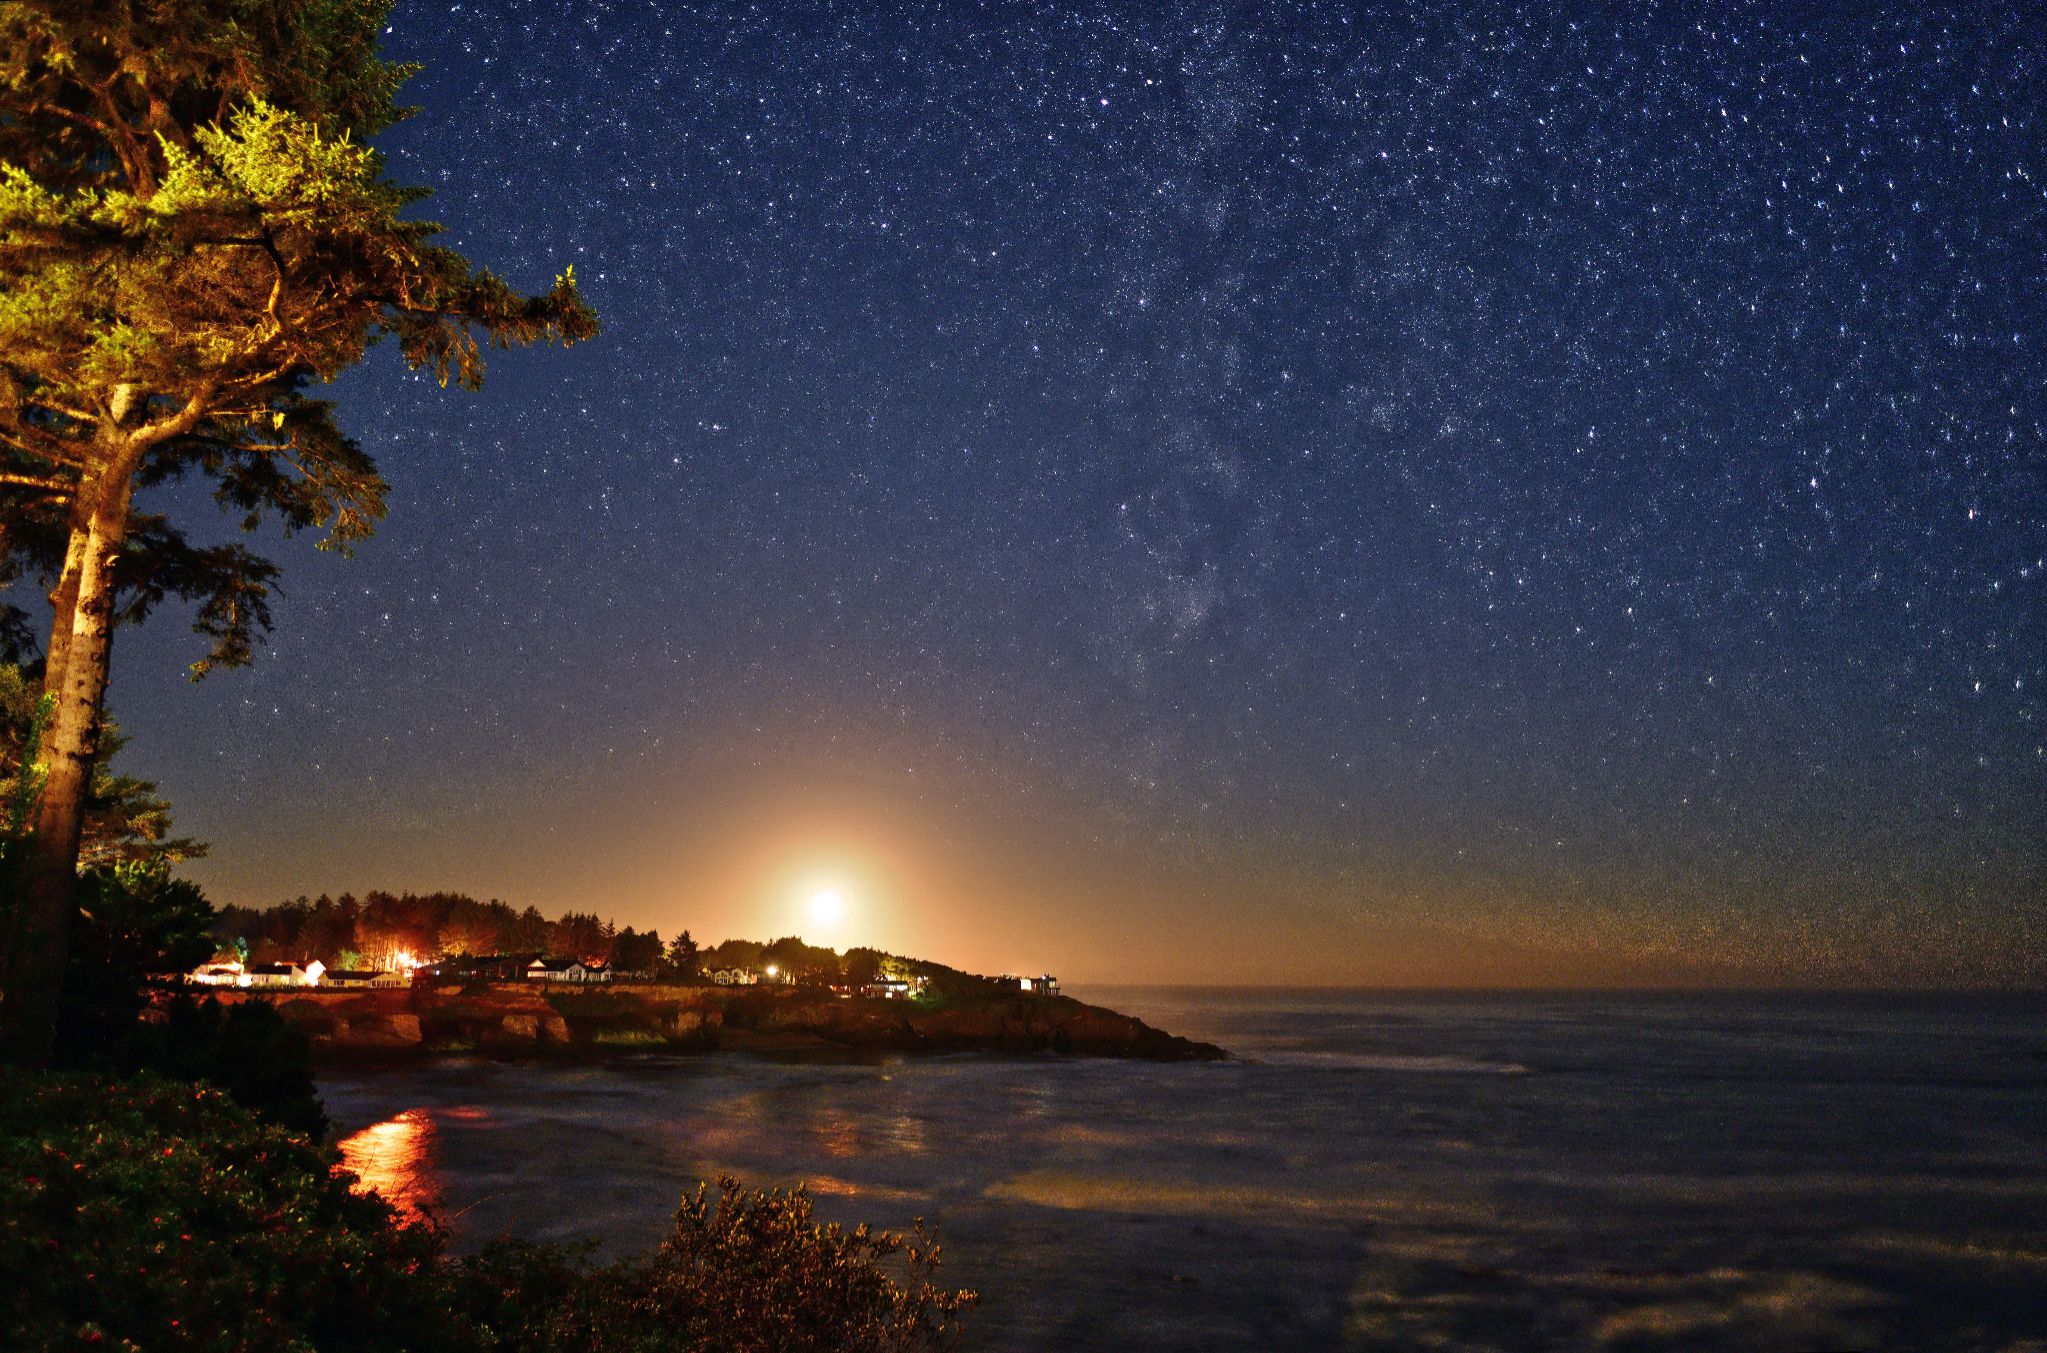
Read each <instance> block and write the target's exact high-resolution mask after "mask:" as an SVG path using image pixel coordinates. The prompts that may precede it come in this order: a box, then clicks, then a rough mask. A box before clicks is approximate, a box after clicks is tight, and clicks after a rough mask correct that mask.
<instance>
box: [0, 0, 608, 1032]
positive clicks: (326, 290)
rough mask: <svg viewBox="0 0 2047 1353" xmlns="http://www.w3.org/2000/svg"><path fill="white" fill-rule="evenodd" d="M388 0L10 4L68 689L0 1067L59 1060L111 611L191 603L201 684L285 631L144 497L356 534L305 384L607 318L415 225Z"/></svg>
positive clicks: (4, 320) (11, 401) (254, 583)
mask: <svg viewBox="0 0 2047 1353" xmlns="http://www.w3.org/2000/svg"><path fill="white" fill-rule="evenodd" d="M387 8H388V6H387V5H386V4H385V3H382V0H97V2H96V3H85V2H84V0H0V547H4V548H0V558H5V560H6V561H7V562H6V564H5V566H4V568H5V570H6V571H5V572H0V582H5V581H8V580H9V578H10V575H13V574H19V573H21V572H22V571H23V570H26V571H28V572H30V573H33V574H35V575H37V576H39V577H41V578H43V579H45V580H47V581H48V582H49V584H50V601H51V604H52V608H53V614H52V617H51V625H50V629H49V635H50V638H49V643H48V646H47V651H46V654H45V660H46V671H45V681H44V689H45V691H46V692H47V693H48V694H49V695H50V696H52V697H54V699H53V704H52V707H51V710H50V714H49V720H48V725H47V728H46V729H45V731H44V733H43V738H42V762H43V763H44V766H45V770H44V772H43V779H42V785H41V795H40V799H39V801H38V803H37V805H36V809H35V814H34V818H33V821H32V824H31V825H32V831H33V835H32V837H31V838H30V839H29V840H28V841H27V842H26V849H25V852H24V856H25V874H26V877H25V879H22V880H20V881H18V883H17V885H16V886H15V887H14V888H13V891H14V892H15V893H16V896H14V897H12V898H9V899H8V901H9V902H10V903H11V904H12V905H10V906H9V907H8V908H7V915H6V917H5V920H6V921H7V926H6V931H5V934H4V937H0V1058H7V1059H11V1060H28V1061H37V1060H41V1059H42V1058H43V1057H44V1056H45V1055H46V1054H47V1049H48V1046H49V1039H50V1034H51V1030H52V1028H53V1026H54V1016H55V1010H56V1001H57V993H56V990H55V985H56V978H57V975H58V974H60V973H61V971H62V969H63V959H64V952H65V933H66V927H67V920H68V916H69V913H70V910H71V908H72V906H73V896H74V892H75V889H76V887H77V872H76V871H77V863H78V850H79V838H80V829H81V825H82V822H83V818H84V811H85V801H86V794H87V789H88V786H89V785H90V781H91V774H92V766H93V759H94V753H95V735H96V725H97V723H98V720H99V711H100V700H101V696H102V693H103V692H104V690H105V687H106V680H107V670H108V661H109V644H110V641H111V637H112V632H113V628H114V626H115V624H116V623H117V622H120V621H124V620H135V619H139V618H141V616H143V615H144V614H146V613H147V612H148V611H149V609H150V608H151V607H153V606H154V605H156V604H157V603H159V602H161V601H163V600H165V599H166V598H168V597H172V596H178V597H184V598H188V599H192V600H196V601H197V602H198V621H197V625H196V628H197V629H198V630H199V631H200V632H201V633H202V634H204V635H206V636H207V637H208V638H209V639H210V640H211V641H212V647H211V650H210V652H209V653H208V654H207V655H206V656H205V657H203V658H201V659H200V661H199V662H197V663H196V664H194V671H195V674H199V673H203V672H204V671H206V670H207V668H208V667H210V666H212V665H215V664H227V665H233V664H238V663H242V662H246V661H247V660H248V659H249V657H250V656H251V652H252V646H253V636H254V634H255V633H256V632H257V631H259V630H261V629H263V628H265V627H266V626H267V625H268V623H269V611H268V598H269V585H270V582H271V581H272V579H273V578H274V577H275V576H276V569H275V567H274V566H273V565H271V564H270V563H269V562H268V561H266V560H263V559H261V558H259V557H257V556H256V555H254V554H252V553H250V552H249V551H248V550H246V549H244V548H243V547H241V546H239V545H230V546H206V547H202V546H198V545H195V544H193V543H191V542H190V541H189V540H188V539H187V537H186V536H185V534H184V532H183V531H182V530H180V529H179V528H178V527H176V526H174V525H173V524H172V523H171V522H169V521H168V520H167V519H165V518H163V517H160V516H152V515H149V514H144V513H138V512H136V511H135V510H134V506H133V502H134V495H135V492H136V490H137V488H138V487H143V486H147V485H150V484H155V483H159V482H162V481H165V480H169V479H175V478H180V477H186V476H195V477H200V478H204V479H208V480H210V481H212V484H213V488H214V496H215V499H216V500H217V501H218V502H219V504H220V505H221V506H222V507H223V508H224V509H226V510H228V511H230V512H233V513H235V514H238V516H239V519H240V522H241V524H242V525H243V526H244V527H245V528H250V529H253V528H254V527H255V526H256V525H258V524H259V523H260V522H261V521H262V520H264V519H266V518H269V519H272V520H275V521H277V522H279V523H281V524H282V526H283V527H284V528H285V530H286V531H288V532H289V531H294V530H300V529H322V530H324V531H325V532H326V539H325V541H323V542H322V543H323V545H325V546H327V547H330V548H338V549H346V548H347V547H349V546H350V545H351V544H353V543H354V542H356V541H358V540H360V539H362V538H363V537H365V536H367V535H368V534H369V533H370V532H371V530H372V529H373V528H374V526H375V524H376V522H377V520H378V519H379V518H380V517H381V516H382V514H383V511H384V481H383V479H382V478H381V477H380V476H379V474H378V472H377V467H376V465H375V464H374V462H372V460H371V459H370V457H369V456H368V455H366V454H365V453H364V452H363V451H362V449H361V448H360V447H358V446H357V445H356V444H355V443H354V442H352V441H351V440H349V439H348V438H347V437H346V436H345V435H343V433H342V432H341V430H340V428H339V426H338V425H337V424H336V422H335V419H334V410H333V406H332V405H331V404H330V403H329V402H327V401H325V400H321V399H316V398H313V397H312V396H311V394H310V393H309V390H310V388H311V386H312V385H313V384H314V383H316V382H323V381H327V380H330V379H332V378H333V377H334V376H336V375H338V374H339V373H340V372H341V371H343V370H344V369H346V368H347V367H349V366H351V365H352V364H354V363H355V362H356V361H358V360H359V359H360V358H361V357H362V356H363V354H364V351H365V349H366V348H367V347H368V346H369V344H371V343H372V342H374V341H376V340H378V339H380V338H385V337H389V338H392V339H394V340H395V341H396V343H397V346H398V349H399V351H400V353H401V354H402V356H403V357H404V359H405V360H406V361H407V362H409V363H410V364H412V365H413V366H414V367H422V368H425V369H427V370H429V371H431V372H433V373H434V375H435V376H437V377H438V378H439V379H440V380H441V381H442V382H443V383H445V382H447V381H448V380H451V379H452V380H456V381H459V382H460V383H462V384H463V385H464V386H469V387H474V386H476V385H477V384H478V383H480V381H481V379H482V376H483V368H484V363H483V360H482V349H483V347H484V346H485V345H486V344H489V345H492V346H506V345H509V344H524V343H532V342H538V341H556V342H564V343H566V342H572V341H575V340H577V339H581V338H586V337H589V336H591V335H593V334H594V333H595V332H596V320H595V316H594V315H593V314H592V312H591V311H590V310H589V308H588V307H587V306H586V305H585V304H584V303H583V301H582V299H581V297H580V296H579V295H578V294H577V291H576V288H575V283H574V279H573V278H572V277H571V276H570V275H569V274H568V273H567V272H564V273H563V274H562V276H561V277H560V278H558V279H557V280H556V282H555V285H554V287H553V289H552V290H550V291H548V292H547V293H546V294H545V295H543V296H539V297H526V296H522V295H519V294H517V293H515V292H514V291H513V290H512V289H511V288H510V287H509V286H507V285H506V284H505V283H504V282H503V281H501V280H499V279H498V278H497V277H495V276H492V275H491V274H489V273H487V272H483V271H480V270H477V269H475V268H473V267H472V266H471V265H470V264H469V263H468V262H467V260H465V259H463V258H462V257H461V256H460V255H459V254H457V253H455V252H454V251H452V250H450V249H447V248H444V247H441V246H439V245H436V244H435V243H434V242H433V237H434V234H435V231H436V227H434V226H433V225H432V224H430V223H426V222H421V221H415V220H409V219H406V218H404V216H403V209H404V208H405V207H406V206H407V205H408V204H409V203H412V202H415V201H417V200H418V199H419V198H420V197H422V196H423V195H424V194H423V192H422V191H420V190H416V189H407V188H402V187H398V186H395V185H392V184H390V183H387V182H385V181H384V179H383V178H382V173H381V170H382V162H381V159H380V157H379V156H378V155H377V154H376V152H374V151H373V150H371V149H370V148H369V147H368V146H367V144H365V142H366V139H367V138H368V137H370V136H371V135H373V134H375V133H376V132H379V131H381V130H383V129H384V128H386V127H388V126H389V125H390V124H391V123H393V122H394V121H396V120H397V119H398V117H399V116H400V112H399V109H398V108H397V105H396V104H395V102H394V95H395V93H396V91H397V89H398V86H399V85H400V83H401V82H402V81H403V80H404V78H405V76H406V75H407V74H408V72H407V71H406V70H405V69H404V68H402V67H399V66H396V65H393V64H390V63H388V62H385V61H383V60H382V59H381V58H380V57H379V56H378V53H377V46H376V43H377V36H378V34H379V32H380V31H381V29H382V26H383V23H384V17H385V10H386V9H387ZM0 631H7V632H8V633H11V634H13V635H14V636H15V637H14V639H10V640H9V642H15V641H16V640H18V631H19V626H18V625H17V626H13V627H11V628H10V627H8V626H0ZM4 637H5V635H0V638H4Z"/></svg>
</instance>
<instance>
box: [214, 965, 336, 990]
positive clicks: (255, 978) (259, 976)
mask: <svg viewBox="0 0 2047 1353" xmlns="http://www.w3.org/2000/svg"><path fill="white" fill-rule="evenodd" d="M326 970H327V969H326V965H325V964H323V963H321V962H320V960H319V959H317V958H316V959H314V960H313V961H312V962H311V963H251V964H250V965H249V966H248V967H246V968H244V969H243V970H242V977H241V980H240V981H238V982H236V983H235V985H236V986H239V987H310V986H317V985H319V982H320V975H321V974H322V973H324V972H325V971H326Z"/></svg>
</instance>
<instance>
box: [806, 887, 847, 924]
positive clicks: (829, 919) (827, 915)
mask: <svg viewBox="0 0 2047 1353" xmlns="http://www.w3.org/2000/svg"><path fill="white" fill-rule="evenodd" d="M845 914H846V898H845V895H844V894H842V893H841V892H840V891H839V890H838V889H837V888H820V889H818V890H817V891H816V892H814V893H812V894H811V895H810V919H811V921H812V922H813V923H814V924H816V925H821V926H828V925H837V924H838V922H839V918H840V917H842V916H844V915H845Z"/></svg>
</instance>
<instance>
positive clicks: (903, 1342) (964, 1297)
mask: <svg viewBox="0 0 2047 1353" xmlns="http://www.w3.org/2000/svg"><path fill="white" fill-rule="evenodd" d="M719 1190H720V1191H719V1194H718V1196H717V1198H716V1199H715V1201H714V1200H713V1199H712V1197H711V1196H710V1193H709V1191H708V1190H707V1189H705V1188H704V1187H702V1186H699V1187H698V1189H697V1191H696V1193H695V1194H694V1195H692V1196H689V1197H685V1198H684V1199H683V1202H682V1206H681V1208H680V1209H679V1210H678V1211H677V1212H676V1215H675V1230H674V1232H673V1233H672V1234H671V1235H670V1237H669V1239H668V1241H667V1243H666V1244H664V1245H663V1246H662V1247H661V1249H660V1251H659V1252H658V1253H657V1254H656V1255H655V1256H654V1257H653V1258H652V1259H648V1260H626V1261H623V1262H621V1263H617V1264H613V1265H611V1266H609V1267H607V1268H601V1269H596V1270H586V1269H583V1268H580V1267H578V1266H577V1265H576V1263H575V1262H574V1260H573V1258H572V1257H571V1256H570V1255H569V1254H568V1253H567V1252H565V1251H563V1250H561V1249H560V1248H558V1247H552V1246H537V1245H531V1244H527V1243H524V1242H516V1241H513V1242H501V1243H499V1244H496V1245H493V1246H491V1247H489V1248H487V1249H485V1250H484V1251H483V1253H481V1254H479V1255H477V1256H475V1257H474V1258H471V1259H469V1260H467V1261H465V1263H464V1267H465V1269H466V1271H467V1280H468V1282H469V1285H470V1293H471V1295H470V1302H471V1306H472V1310H473V1311H474V1313H475V1315H476V1318H477V1319H478V1320H479V1322H480V1323H482V1324H484V1325H486V1326H488V1327H490V1328H492V1329H495V1330H500V1331H504V1330H518V1331H521V1332H522V1338H521V1339H520V1340H519V1342H518V1345H517V1346H518V1347H520V1348H526V1349H533V1350H545V1351H546V1353H557V1351H559V1353H569V1350H583V1349H591V1348H605V1349H620V1350H650V1351H651V1350H660V1349H691V1350H700V1351H701V1353H869V1351H872V1353H894V1351H895V1350H913V1349H929V1348H937V1347H941V1346H944V1345H946V1344H948V1343H950V1342H952V1341H953V1340H955V1339H956V1338H957V1336H958V1333H959V1316H960V1313H961V1311H962V1310H963V1309H964V1308H966V1307H967V1306H969V1305H971V1304H972V1303H973V1301H974V1300H975V1297H974V1294H973V1293H971V1292H964V1291H957V1292H948V1291H945V1290H942V1289H940V1288H938V1287H936V1286H934V1285H933V1284H932V1283H931V1281H930V1279H931V1277H932V1276H933V1274H934V1273H935V1272H936V1270H937V1267H938V1246H937V1244H936V1243H934V1242H933V1241H932V1240H931V1239H930V1237H929V1236H927V1235H926V1234H925V1232H924V1230H923V1227H922V1225H921V1223H920V1224H919V1225H918V1227H917V1229H916V1230H915V1232H914V1233H913V1234H912V1235H911V1236H910V1237H908V1238H905V1237H902V1236H898V1235H894V1234H889V1233H885V1232H875V1231H872V1230H870V1229H869V1228H867V1227H865V1226H861V1227H859V1228H857V1229H855V1230H853V1231H847V1230H844V1229H843V1228H841V1227H839V1226H836V1225H829V1224H826V1225H820V1224H819V1223H817V1222H816V1221H815V1220H814V1219H813V1218H812V1215H811V1200H810V1196H809V1194H808V1193H806V1192H805V1191H804V1190H803V1189H801V1188H797V1189H795V1190H792V1191H789V1192H783V1191H781V1190H762V1189H753V1190H748V1189H742V1188H741V1187H740V1185H739V1183H738V1181H737V1180H734V1179H729V1178H727V1179H723V1180H720V1181H719ZM891 1269H897V1270H899V1271H900V1272H901V1273H902V1275H903V1277H902V1280H901V1281H898V1280H897V1279H896V1278H895V1277H893V1276H891V1273H890V1270H891Z"/></svg>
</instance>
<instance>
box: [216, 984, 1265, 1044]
mask: <svg viewBox="0 0 2047 1353" xmlns="http://www.w3.org/2000/svg"><path fill="white" fill-rule="evenodd" d="M220 999H222V1000H223V1001H227V1002H235V1001H251V1000H257V1001H268V1002H270V1003H271V1004H273V1005H275V1006H276V1007H277V1010H278V1012H279V1013H280V1014H282V1015H283V1016H284V1017H285V1018H286V1019H288V1020H290V1021H291V1022H292V1023H293V1024H295V1025H297V1026H298V1027H299V1028H300V1029H301V1030H303V1031H304V1032H305V1034H306V1037H307V1039H308V1040H309V1041H310V1042H311V1044H312V1047H313V1055H314V1057H315V1059H316V1060H320V1061H328V1062H333V1061H372V1060H409V1059H411V1058H413V1057H427V1056H443V1055H448V1054H456V1053H475V1054H481V1055H484V1056H501V1057H527V1056H546V1055H554V1056H565V1057H576V1058H580V1057H588V1056H595V1055H602V1054H604V1053H608V1052H610V1053H615V1052H626V1051H643V1052H654V1051H669V1052H716V1051H741V1052H760V1053H785V1054H786V1053H801V1052H805V1051H812V1050H816V1051H829V1050H832V1049H843V1050H847V1051H853V1052H911V1053H915V1052H1003V1053H1060V1054H1067V1055H1072V1056H1081V1057H1133V1058H1142V1059H1146V1060H1152V1061H1213V1060H1218V1059H1221V1058H1222V1057H1224V1056H1226V1054H1225V1053H1224V1052H1223V1050H1222V1049H1221V1048H1218V1047H1215V1046H1214V1045H1212V1044H1208V1043H1197V1042H1194V1041H1192V1040H1190V1039H1185V1038H1178V1037H1175V1036H1174V1035H1172V1034H1169V1033H1166V1032H1165V1031H1163V1030H1161V1029H1155V1028H1153V1027H1152V1026H1150V1025H1148V1024H1146V1023H1144V1022H1143V1021H1142V1020H1139V1019H1134V1018H1132V1017H1131V1016H1129V1015H1123V1014H1118V1013H1117V1012H1116V1011H1113V1010H1107V1009H1104V1008H1102V1007H1101V1006H1095V1005H1088V1004H1086V1003H1085V1002H1082V1001H1077V1000H1074V999H1072V998H1070V997H1066V996H1037V995H1028V994H1024V993H1016V994H1006V993H1005V994H994V995H977V996H974V997H970V998H953V999H944V1000H937V1001H928V1002H927V1001H919V1000H895V999H886V998H868V997H854V998H842V997H838V996H834V995H832V994H831V993H829V992H824V991H818V990H815V989H810V988H803V987H768V986H756V987H711V986H681V985H675V986H669V985H658V984H639V983H634V984H631V985H618V986H605V987H592V988H572V987H565V986H556V985H552V984H544V983H539V982H523V983H511V982H501V983H488V984H484V983H472V984H469V985H467V986H417V987H412V988H409V989H389V990H375V991H363V990H353V991H345V990H325V991H323V990H319V989H317V988H315V989H300V990H290V991H275V992H267V993H258V992H250V991H233V992H227V993H223V994H221V996H220Z"/></svg>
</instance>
